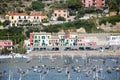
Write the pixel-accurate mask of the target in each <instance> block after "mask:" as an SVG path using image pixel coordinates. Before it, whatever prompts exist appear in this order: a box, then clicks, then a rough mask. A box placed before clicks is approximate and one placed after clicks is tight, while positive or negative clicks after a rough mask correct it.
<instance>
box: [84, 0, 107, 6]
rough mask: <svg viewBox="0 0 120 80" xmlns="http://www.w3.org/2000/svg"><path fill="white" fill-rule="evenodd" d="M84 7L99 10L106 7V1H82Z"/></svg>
mask: <svg viewBox="0 0 120 80" xmlns="http://www.w3.org/2000/svg"><path fill="white" fill-rule="evenodd" d="M82 3H83V5H84V7H90V6H94V7H97V8H100V7H103V6H105V0H82Z"/></svg>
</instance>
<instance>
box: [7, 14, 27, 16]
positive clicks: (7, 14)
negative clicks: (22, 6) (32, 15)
mask: <svg viewBox="0 0 120 80" xmlns="http://www.w3.org/2000/svg"><path fill="white" fill-rule="evenodd" d="M7 15H8V16H28V14H26V13H8V14H7Z"/></svg>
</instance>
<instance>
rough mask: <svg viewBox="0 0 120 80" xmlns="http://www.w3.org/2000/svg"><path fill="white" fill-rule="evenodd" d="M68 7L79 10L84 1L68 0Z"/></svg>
mask: <svg viewBox="0 0 120 80" xmlns="http://www.w3.org/2000/svg"><path fill="white" fill-rule="evenodd" d="M68 7H69V9H71V10H78V9H79V8H81V7H82V2H81V1H80V0H68Z"/></svg>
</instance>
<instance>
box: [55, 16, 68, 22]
mask: <svg viewBox="0 0 120 80" xmlns="http://www.w3.org/2000/svg"><path fill="white" fill-rule="evenodd" d="M57 20H58V21H66V19H65V18H64V17H61V16H59V17H58V18H57Z"/></svg>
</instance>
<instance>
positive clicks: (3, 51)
mask: <svg viewBox="0 0 120 80" xmlns="http://www.w3.org/2000/svg"><path fill="white" fill-rule="evenodd" d="M10 52H11V51H10V50H8V49H7V48H3V49H2V54H9V53H10Z"/></svg>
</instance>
